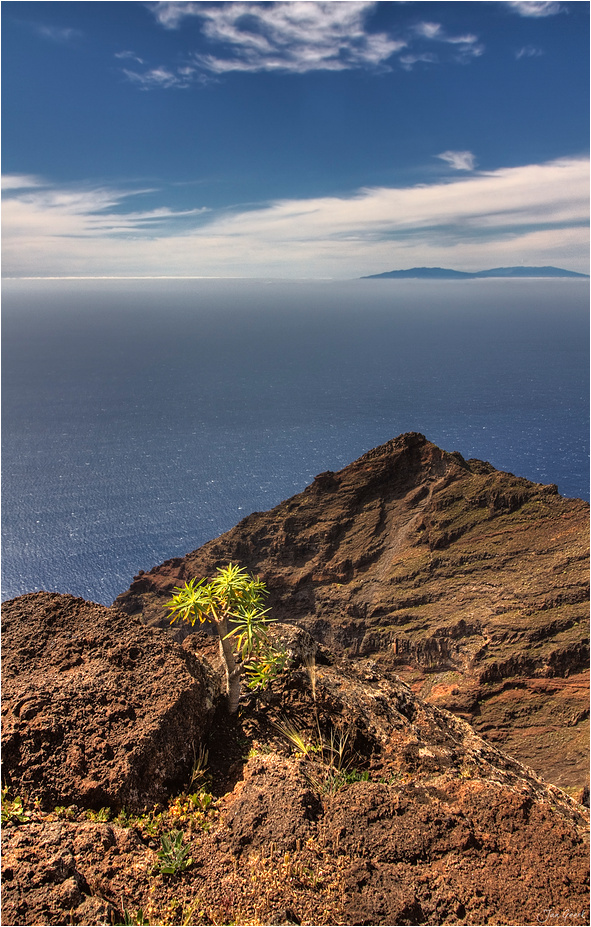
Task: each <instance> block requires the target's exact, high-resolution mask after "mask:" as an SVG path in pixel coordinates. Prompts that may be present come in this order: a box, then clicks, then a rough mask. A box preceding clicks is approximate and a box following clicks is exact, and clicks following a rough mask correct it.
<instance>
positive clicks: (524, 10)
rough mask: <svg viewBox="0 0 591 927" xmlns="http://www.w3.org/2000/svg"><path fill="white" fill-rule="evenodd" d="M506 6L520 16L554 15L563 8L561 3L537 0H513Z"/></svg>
mask: <svg viewBox="0 0 591 927" xmlns="http://www.w3.org/2000/svg"><path fill="white" fill-rule="evenodd" d="M506 6H508V7H510V8H511V9H512V10H513V11H514V12H515V13H518V14H519V15H520V16H535V17H540V16H556V14H557V13H561V12H562V11H563V10H564V6H563V4H562V3H542V2H538V0H515V2H509V3H507V4H506Z"/></svg>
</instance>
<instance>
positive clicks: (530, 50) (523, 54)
mask: <svg viewBox="0 0 591 927" xmlns="http://www.w3.org/2000/svg"><path fill="white" fill-rule="evenodd" d="M543 54H544V52H543V50H542V49H541V48H536V47H535V45H524V46H523V48H520V49H518V50H517V51H516V52H515V57H516V59H517V60H518V61H519V59H520V58H540V57H541V56H542V55H543Z"/></svg>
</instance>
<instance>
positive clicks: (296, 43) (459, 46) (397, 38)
mask: <svg viewBox="0 0 591 927" xmlns="http://www.w3.org/2000/svg"><path fill="white" fill-rule="evenodd" d="M147 6H148V7H149V9H150V10H151V11H152V12H153V14H154V16H155V18H156V21H157V22H158V23H159V24H160V25H161V26H163V27H164V28H165V29H168V30H175V29H179V28H180V27H181V26H182V24H183V22H184V21H185V19H187V18H196V19H198V20H200V22H201V32H202V35H203V37H204V38H205V40H206V41H207V42H208V43H209V45H210V49H211V50H210V51H208V50H203V49H200V50H199V51H194V52H193V53H192V54H190V55H188V57H187V61H186V65H188V66H189V67H192V68H193V69H194V70H193V72H192V73H188V69H187V68H186V69H185V70H187V75H186V77H183V76H182V75H181V73H180V71H179V70H177V69H175V68H171V67H165V66H159V67H158V68H151V69H149V70H146V71H145V72H143V73H142V72H139V71H137V70H135V71H130V70H126V71H125V74H126V76H127V77H128V78H129V79H130V80H133V81H134V82H135V83H136V84H137V85H138V86H140V87H142V89H149V88H152V87H157V86H160V87H186V86H189V84H190V83H191V82H192V81H193V80H198V79H203V75H204V74H207V73H209V74H211V75H221V74H226V73H230V72H259V71H267V72H277V71H284V72H288V73H294V74H304V73H308V72H310V71H344V70H350V69H354V68H374V69H382V70H383V69H388V68H391V67H393V66H394V65H395V64H396V63H398V64H399V65H400V66H401V67H402V68H403V69H404V70H407V71H410V70H412V68H413V67H414V66H415V65H416V64H419V63H422V64H437V63H441V62H442V60H448V61H453V62H456V63H467V62H469V61H470V60H471V59H473V58H476V57H479V56H480V55H482V54H483V51H484V46H483V45H482V44H481V43H480V42H479V41H478V37H477V36H475V35H470V34H466V35H450V34H448V33H447V32H446V31H445V30H444V29H443V27H442V26H441V25H440V24H438V23H430V22H422V23H418V24H416V25H414V26H409V27H407V28H403V27H400V28H399V30H398V33H397V34H392V33H386V32H372V31H370V30H369V28H368V25H367V20H368V17H369V14H370V13H371V12H372V11H373V10H374V9H375V8H376V6H377V4H376V3H375V2H374V0H371V2H367V0H363V2H357V0H353V2H347V3H344V2H337V3H335V2H332V0H329V2H322V0H305V2H299V0H294V2H289V3H287V2H267V3H257V2H228V3H218V4H208V3H174V2H173V3H167V2H158V3H148V4H147ZM433 41H436V42H437V43H439V45H440V49H443V48H444V47H445V46H447V47H448V52H447V55H442V54H436V53H435V52H433V51H431V50H429V49H425V48H424V43H425V42H433ZM421 46H423V47H421Z"/></svg>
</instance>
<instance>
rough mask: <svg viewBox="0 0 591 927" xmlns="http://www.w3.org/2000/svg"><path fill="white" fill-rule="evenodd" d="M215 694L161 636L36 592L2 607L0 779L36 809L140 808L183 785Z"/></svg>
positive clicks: (202, 671) (203, 668)
mask: <svg viewBox="0 0 591 927" xmlns="http://www.w3.org/2000/svg"><path fill="white" fill-rule="evenodd" d="M218 691H219V683H218V679H217V676H215V675H214V674H213V673H212V671H211V669H210V668H209V667H208V664H206V663H205V662H204V661H203V660H201V659H200V658H198V657H196V656H195V655H193V654H191V653H189V652H188V651H186V650H184V649H183V648H182V647H181V646H180V645H179V644H177V643H176V642H175V641H173V640H172V639H171V638H170V636H168V635H166V634H165V633H164V632H163V631H160V630H158V629H150V628H146V627H145V625H143V624H142V623H141V622H140V621H139V620H138V619H136V618H130V617H129V615H125V614H124V613H123V612H120V611H117V610H115V609H110V608H105V607H104V606H102V605H96V604H94V603H91V602H85V601H84V600H83V599H76V598H74V597H72V596H66V595H57V594H54V593H47V592H38V593H33V594H31V595H25V596H21V597H19V598H17V599H13V600H11V601H9V602H5V603H4V604H3V606H2V776H3V782H7V783H9V784H10V783H18V787H19V789H20V790H22V791H23V792H24V793H25V794H26V795H27V796H28V797H29V798H30V799H39V800H40V801H41V802H42V804H43V806H44V807H46V808H47V807H53V806H55V805H58V804H59V805H67V804H70V803H71V802H76V803H81V804H83V805H85V806H87V807H96V808H100V807H101V806H102V805H110V806H111V807H113V808H120V807H122V806H123V805H125V806H127V807H131V808H138V807H143V806H144V805H146V804H153V803H154V802H156V801H161V800H162V799H163V798H166V797H167V795H168V794H169V791H170V788H171V787H172V786H173V785H174V784H175V783H177V784H178V783H179V782H180V781H183V779H184V778H185V777H186V775H187V771H188V770H190V768H191V764H192V762H193V760H194V755H195V751H196V750H198V748H199V744H200V741H201V739H202V738H203V736H204V732H205V730H206V729H207V727H208V724H209V722H210V720H211V716H212V713H213V705H214V700H215V698H216V696H217V694H218Z"/></svg>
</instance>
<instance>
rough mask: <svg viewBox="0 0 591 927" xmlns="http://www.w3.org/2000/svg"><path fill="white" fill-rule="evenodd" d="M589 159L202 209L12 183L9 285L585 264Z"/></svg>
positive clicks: (7, 223)
mask: <svg viewBox="0 0 591 927" xmlns="http://www.w3.org/2000/svg"><path fill="white" fill-rule="evenodd" d="M588 186H589V162H588V160H584V159H574V158H566V159H562V160H558V161H553V162H550V163H546V164H533V165H526V166H523V167H515V168H506V169H503V170H497V171H491V172H481V173H477V172H475V173H471V174H469V175H468V176H463V177H461V178H454V179H453V180H448V181H447V182H439V183H435V184H429V185H420V186H414V187H395V188H368V189H361V190H359V191H357V192H356V193H354V194H352V195H351V196H348V197H334V196H328V197H318V198H312V199H307V200H281V201H277V202H273V203H271V204H267V205H262V206H260V207H259V208H255V209H253V208H248V209H240V208H236V209H235V210H234V211H233V212H229V211H225V212H221V213H214V212H211V213H204V212H202V211H201V210H199V209H195V210H186V211H174V210H170V209H167V208H166V207H160V208H158V209H152V210H146V211H141V210H138V209H134V208H133V205H132V203H133V201H129V200H128V199H127V198H128V195H129V194H127V193H125V192H124V191H123V192H122V191H116V190H113V191H110V190H105V189H98V190H87V191H81V190H72V189H67V188H59V187H51V186H50V185H47V187H44V188H39V187H38V186H34V187H32V188H31V189H23V188H21V187H16V186H14V185H11V184H9V189H11V190H12V194H11V195H10V194H9V196H8V197H7V199H6V201H5V206H4V210H3V213H4V216H3V218H4V271H5V273H7V274H8V275H30V274H32V275H40V274H46V275H49V276H53V275H58V276H59V275H71V274H74V275H76V274H90V275H97V274H98V275H101V274H102V275H111V274H114V275H117V274H121V275H123V276H125V275H128V276H131V275H137V274H139V275H142V274H144V275H147V276H150V275H154V274H155V275H161V274H164V275H167V274H168V275H175V274H180V275H186V274H189V275H190V274H197V275H205V276H208V275H210V276H248V277H254V276H287V277H304V276H307V277H311V276H336V277H351V276H361V275H363V274H366V273H372V272H378V271H380V270H388V269H393V268H395V267H408V266H417V265H423V266H429V265H435V264H438V265H442V266H452V267H457V268H460V269H461V268H465V269H467V270H470V269H474V270H477V269H481V268H483V267H487V266H495V265H500V264H505V263H506V264H516V263H520V262H523V263H526V264H534V265H535V264H555V265H557V266H563V267H566V268H568V269H572V270H579V271H586V269H587V266H588V254H589V251H588V248H589V246H588V222H589V217H588V213H589V205H588V204H589V194H588Z"/></svg>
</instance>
